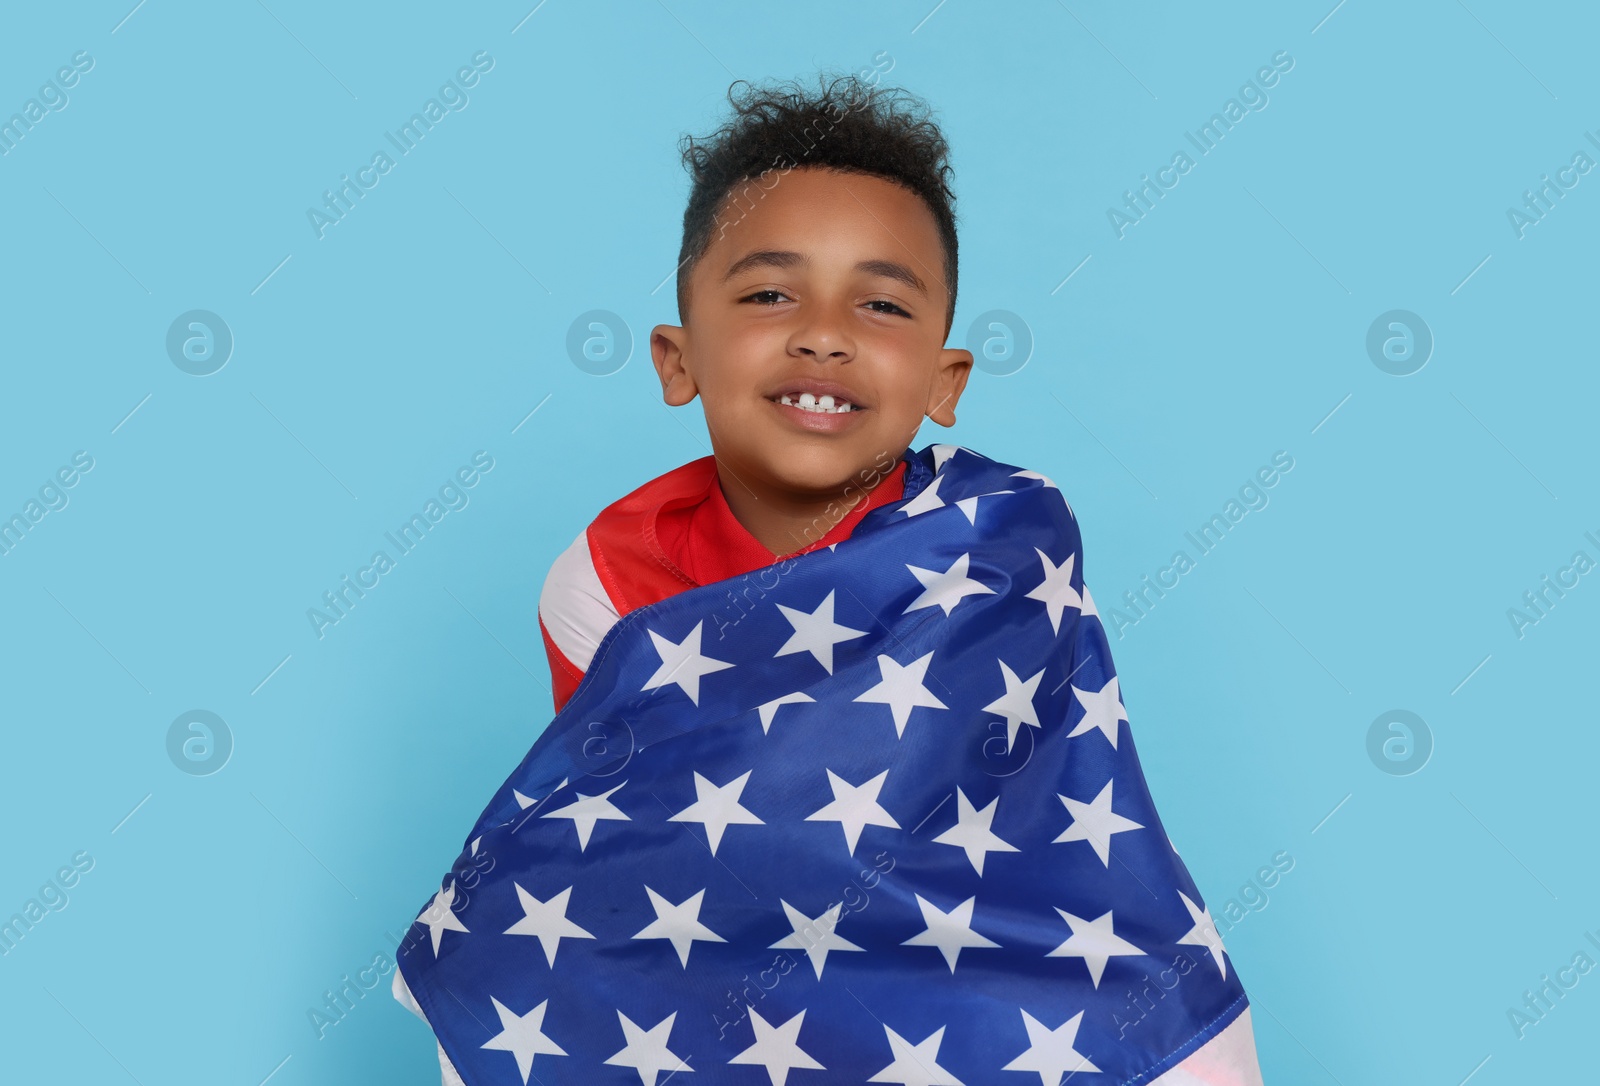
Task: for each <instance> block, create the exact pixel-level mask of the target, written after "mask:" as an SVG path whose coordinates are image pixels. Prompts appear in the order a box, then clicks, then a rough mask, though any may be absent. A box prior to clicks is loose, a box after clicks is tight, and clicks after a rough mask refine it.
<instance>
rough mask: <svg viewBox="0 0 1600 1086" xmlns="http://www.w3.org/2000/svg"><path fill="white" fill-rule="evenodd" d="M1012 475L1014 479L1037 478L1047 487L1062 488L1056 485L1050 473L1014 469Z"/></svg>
mask: <svg viewBox="0 0 1600 1086" xmlns="http://www.w3.org/2000/svg"><path fill="white" fill-rule="evenodd" d="M1011 477H1012V478H1013V479H1037V480H1039V481H1040V482H1041V483H1043V484H1044V485H1045V486H1047V487H1054V488H1055V489H1056V490H1060V489H1061V488H1060V487H1058V486H1056V484H1055V482H1054V481H1053V480H1052V479H1051V478H1050V477H1049V476H1048V475H1040V474H1039V473H1038V472H1037V471H1013V472H1012V473H1011ZM1063 500H1064V499H1063Z"/></svg>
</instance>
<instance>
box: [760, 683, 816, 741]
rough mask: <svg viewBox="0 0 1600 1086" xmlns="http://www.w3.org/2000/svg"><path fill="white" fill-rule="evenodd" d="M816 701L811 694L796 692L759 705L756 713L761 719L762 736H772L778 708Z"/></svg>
mask: <svg viewBox="0 0 1600 1086" xmlns="http://www.w3.org/2000/svg"><path fill="white" fill-rule="evenodd" d="M816 700H817V699H816V698H814V697H812V696H811V695H810V694H802V693H801V692H800V691H798V690H796V691H795V692H794V693H792V694H785V695H783V696H782V697H779V698H773V699H772V700H771V701H764V702H762V703H761V704H760V705H757V706H756V712H757V713H758V714H759V715H760V717H761V734H762V735H769V734H771V732H772V718H773V717H774V716H776V715H777V713H778V707H779V706H780V705H792V704H794V703H795V702H801V701H816Z"/></svg>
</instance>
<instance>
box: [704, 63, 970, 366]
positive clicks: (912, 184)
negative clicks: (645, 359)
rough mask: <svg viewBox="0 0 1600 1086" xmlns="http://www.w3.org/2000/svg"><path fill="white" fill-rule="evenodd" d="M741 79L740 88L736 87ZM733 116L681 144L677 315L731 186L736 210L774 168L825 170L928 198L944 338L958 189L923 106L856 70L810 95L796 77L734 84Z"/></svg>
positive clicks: (758, 192) (760, 190)
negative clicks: (685, 174) (939, 259)
mask: <svg viewBox="0 0 1600 1086" xmlns="http://www.w3.org/2000/svg"><path fill="white" fill-rule="evenodd" d="M741 85H743V87H744V88H745V89H744V90H743V91H740V90H738V88H739V87H740V86H741ZM728 101H729V103H730V104H732V106H733V110H734V116H733V118H732V119H731V120H729V121H728V123H727V124H725V125H723V126H722V127H721V128H719V129H717V130H716V131H715V132H713V133H712V134H711V135H709V136H705V137H701V138H696V137H694V136H684V137H683V139H682V140H681V141H680V142H679V148H680V150H681V151H682V153H683V164H684V167H685V168H686V169H687V170H688V171H689V174H690V177H691V178H692V179H693V184H692V187H691V188H690V191H689V205H688V207H687V208H686V209H685V211H684V213H683V245H682V247H681V248H680V249H679V252H678V320H679V321H680V322H683V321H684V320H685V319H686V317H687V315H688V312H689V276H690V273H691V272H692V271H693V270H694V266H695V264H697V263H698V262H699V261H700V258H701V257H703V256H705V254H706V250H707V249H709V248H710V247H711V239H712V237H713V236H714V235H715V232H716V224H717V219H718V210H719V209H720V208H722V206H723V204H724V202H725V201H727V200H728V198H729V196H731V195H734V190H735V189H736V188H737V189H740V193H739V194H738V195H737V196H734V200H733V203H732V204H731V205H730V207H729V211H730V213H731V212H733V210H734V209H736V208H738V207H739V206H740V201H741V200H742V201H745V202H746V204H748V203H753V202H754V201H755V200H758V199H760V197H761V196H762V195H763V194H764V193H765V191H766V188H767V187H768V186H761V185H759V184H752V183H751V182H756V181H757V180H758V179H759V178H760V177H761V176H762V175H763V174H764V173H766V172H767V171H768V170H779V171H782V172H788V170H790V169H793V168H795V167H800V166H821V167H828V168H830V169H835V170H843V171H847V172H855V173H864V174H871V175H873V176H877V177H881V178H884V179H886V180H889V181H893V182H895V183H897V184H899V185H901V186H903V187H905V188H906V189H909V190H910V191H911V192H913V193H915V194H916V195H917V196H919V197H921V199H922V201H923V203H925V204H926V205H927V207H928V210H929V211H931V212H933V218H934V221H935V222H936V223H937V224H938V228H939V237H940V240H941V241H942V242H943V245H944V279H945V283H946V284H947V285H948V287H949V292H950V296H949V306H948V307H947V309H946V311H945V335H946V336H949V334H950V325H951V322H952V321H953V320H954V319H955V309H956V216H955V211H954V209H953V206H952V205H953V204H954V203H955V193H954V191H952V189H951V187H950V181H949V178H950V175H951V174H952V173H953V170H952V168H951V166H950V163H949V156H950V147H949V144H948V143H946V142H945V138H944V135H943V134H942V133H941V132H940V131H939V126H938V125H937V124H935V123H934V122H933V120H932V119H931V110H930V109H929V108H928V105H927V103H926V102H924V101H923V100H922V99H920V98H918V97H917V96H915V95H913V94H911V93H910V92H909V91H906V90H904V89H903V88H897V87H893V88H891V87H879V86H877V85H876V81H875V80H874V81H873V82H870V83H869V82H867V81H865V80H862V79H860V78H858V77H857V76H855V75H843V76H836V77H834V78H832V79H831V80H830V79H829V78H828V77H827V76H826V75H822V76H819V87H818V90H817V92H816V93H815V94H811V93H809V92H808V91H807V89H806V88H804V87H803V86H802V85H801V84H800V83H799V82H798V81H794V82H791V83H777V84H768V85H763V86H757V85H753V84H751V83H749V82H748V81H746V80H742V79H741V80H737V81H735V82H734V83H733V84H732V85H731V86H729V88H728Z"/></svg>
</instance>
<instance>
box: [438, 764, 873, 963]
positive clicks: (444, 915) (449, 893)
mask: <svg viewBox="0 0 1600 1086" xmlns="http://www.w3.org/2000/svg"><path fill="white" fill-rule="evenodd" d="M884 772H888V770H885V771H884ZM852 851H854V850H852ZM455 902H456V884H455V883H454V882H451V883H450V885H449V886H446V887H445V888H444V889H443V890H440V891H439V892H438V893H436V894H434V895H433V900H432V901H431V902H429V903H428V907H427V908H426V909H423V910H422V915H421V916H419V917H417V923H419V924H426V925H428V934H429V935H430V936H432V937H433V956H434V957H435V958H437V957H438V956H439V940H441V939H443V938H444V933H445V932H447V931H461V932H465V931H466V930H467V926H466V925H465V924H463V923H462V922H461V918H460V917H459V916H457V915H456V914H455V911H454V910H455ZM469 934H470V933H469Z"/></svg>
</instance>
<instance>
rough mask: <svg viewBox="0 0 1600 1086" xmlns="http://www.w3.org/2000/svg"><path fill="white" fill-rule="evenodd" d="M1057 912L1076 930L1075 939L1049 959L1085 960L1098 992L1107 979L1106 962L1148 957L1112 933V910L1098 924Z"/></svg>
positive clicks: (1069, 939)
mask: <svg viewBox="0 0 1600 1086" xmlns="http://www.w3.org/2000/svg"><path fill="white" fill-rule="evenodd" d="M1052 907H1053V906H1052ZM1056 912H1058V913H1060V914H1061V919H1063V920H1065V921H1066V922H1067V926H1068V927H1069V928H1071V929H1072V935H1071V936H1069V937H1068V938H1067V940H1066V941H1065V942H1064V943H1062V944H1061V945H1060V946H1058V947H1056V948H1055V949H1054V950H1052V951H1050V953H1048V954H1046V955H1045V957H1046V958H1082V959H1083V964H1084V965H1086V966H1088V967H1089V979H1090V980H1092V981H1094V986H1095V987H1096V988H1098V987H1100V978H1101V977H1102V976H1104V975H1105V972H1106V962H1108V961H1110V960H1111V959H1112V958H1123V957H1128V956H1130V955H1136V954H1143V953H1144V951H1142V950H1140V949H1139V948H1138V947H1136V946H1134V945H1133V944H1132V943H1130V942H1128V941H1127V940H1126V939H1124V938H1122V937H1121V936H1120V935H1117V934H1115V933H1113V932H1112V930H1111V913H1110V911H1109V910H1108V911H1107V912H1106V914H1105V915H1104V916H1102V917H1100V918H1099V919H1097V920H1084V919H1083V918H1082V917H1077V916H1073V915H1072V914H1071V913H1069V912H1067V910H1065V909H1056Z"/></svg>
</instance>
